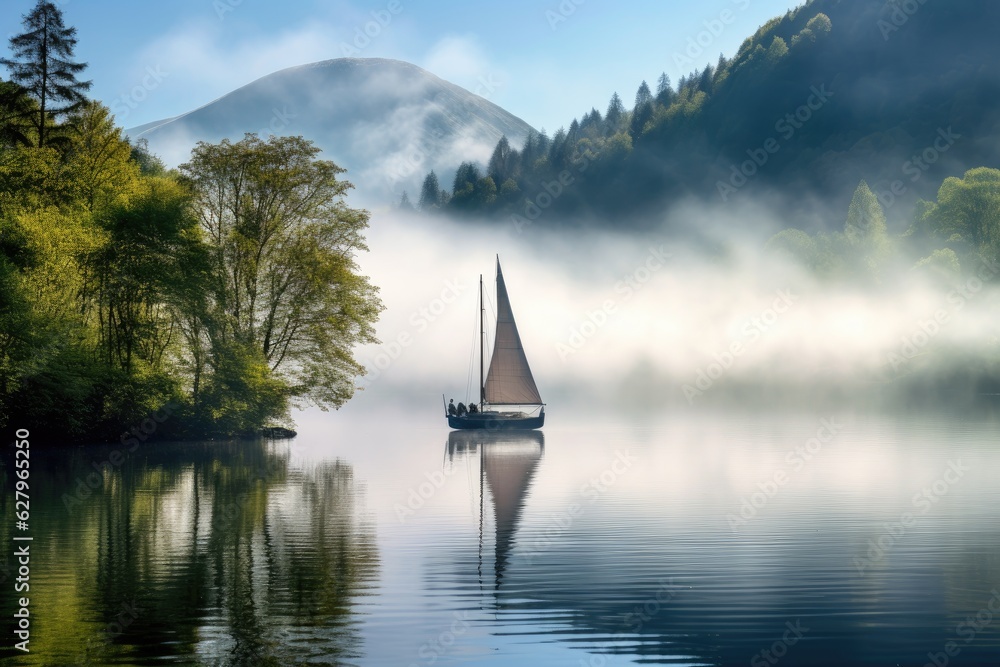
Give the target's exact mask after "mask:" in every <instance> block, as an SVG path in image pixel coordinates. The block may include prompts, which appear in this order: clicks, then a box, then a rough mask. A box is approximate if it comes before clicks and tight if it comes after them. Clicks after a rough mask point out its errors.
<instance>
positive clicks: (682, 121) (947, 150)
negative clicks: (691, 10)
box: [402, 0, 1000, 229]
mask: <svg viewBox="0 0 1000 667" xmlns="http://www.w3.org/2000/svg"><path fill="white" fill-rule="evenodd" d="M739 12H740V9H739V5H738V4H734V6H733V8H732V9H731V10H730V11H729V12H727V13H726V15H725V16H720V18H719V20H718V21H714V22H709V24H706V26H705V27H704V30H703V31H702V33H699V34H697V35H692V39H691V41H690V42H689V43H688V45H687V46H686V47H683V48H682V50H681V51H679V52H678V53H675V54H674V55H673V57H672V58H671V59H672V60H673V61H674V62H673V63H672V64H674V65H676V66H684V64H685V63H690V62H692V61H691V60H690V58H693V57H698V56H700V54H701V53H702V52H704V51H707V50H709V49H710V48H711V44H712V43H713V42H714V41H715V39H716V37H717V34H716V33H717V32H718V31H719V29H720V28H719V26H721V29H724V30H733V29H735V28H734V27H731V26H732V25H736V24H737V21H736V19H737V18H738V15H739ZM996 25H1000V5H993V4H984V3H981V2H975V1H973V0H955V1H954V2H948V3H920V2H915V1H911V0H906V1H903V0H891V1H890V2H886V1H885V0H859V1H858V2H841V1H840V0H811V1H810V2H808V3H806V4H805V5H803V6H802V7H799V8H797V9H794V10H792V11H789V12H788V13H787V14H785V15H784V16H781V17H778V18H775V19H772V20H771V21H768V22H767V23H766V24H765V25H763V26H761V27H760V29H759V30H757V32H756V33H755V34H754V35H752V36H751V37H749V38H747V39H746V40H745V41H744V42H743V44H742V46H741V47H740V49H739V51H738V52H737V53H736V54H735V56H733V57H732V58H727V57H726V56H725V55H721V56H720V57H719V59H718V62H717V63H716V64H715V65H709V66H707V67H706V68H705V69H703V70H700V71H694V72H692V73H691V74H689V75H686V76H682V77H681V78H680V79H679V80H678V81H677V82H676V84H674V83H673V82H672V81H671V79H670V77H668V76H667V75H666V74H663V75H661V76H660V77H659V80H658V81H657V82H656V84H655V89H654V88H653V87H650V86H649V85H647V83H646V82H645V81H644V82H642V84H641V85H640V86H639V88H638V91H637V92H636V95H635V99H634V102H633V104H632V107H631V109H628V108H626V106H625V103H624V102H623V100H622V99H621V98H620V97H619V96H618V94H617V93H616V94H615V95H614V96H613V97H612V98H611V101H610V103H609V104H608V105H607V108H606V109H605V110H604V111H603V113H602V112H601V111H600V110H598V109H596V108H594V109H591V110H590V111H589V112H587V113H585V114H584V115H583V116H582V117H581V118H580V119H578V120H573V121H572V122H571V123H570V124H569V127H568V129H567V128H560V129H559V130H557V131H556V132H555V134H553V135H552V136H549V135H548V134H547V133H546V132H544V131H542V132H541V133H532V134H530V135H529V136H528V138H527V141H526V142H525V143H524V145H523V146H520V147H515V146H511V145H510V143H509V142H508V140H507V138H506V137H505V138H502V139H501V140H500V141H499V143H498V144H497V146H496V149H495V150H494V152H493V155H492V157H491V159H490V160H489V163H488V164H486V165H477V164H475V163H474V162H465V163H463V164H462V165H461V166H460V167H458V169H457V173H456V175H455V177H454V181H453V182H452V183H445V184H441V183H439V177H438V175H437V174H435V173H433V172H432V173H431V174H428V175H427V177H426V179H425V181H424V183H423V188H422V190H421V192H420V194H419V198H418V200H417V201H416V202H415V203H414V202H411V201H410V197H409V196H405V197H404V200H403V202H402V205H403V206H404V207H410V206H413V207H415V208H419V209H420V210H422V211H427V212H432V211H444V212H447V213H451V214H456V215H467V214H470V213H472V214H476V215H478V216H487V217H493V218H501V219H504V220H507V221H511V220H512V221H513V222H514V223H516V224H521V225H523V224H525V222H530V223H534V221H535V220H536V219H537V218H539V217H542V215H544V222H545V224H549V225H559V224H579V223H580V222H581V221H582V222H585V223H590V224H596V225H604V226H608V225H614V226H623V225H636V224H641V221H642V220H643V216H644V215H645V214H649V213H651V212H657V213H658V212H660V211H662V207H663V206H664V205H668V204H670V203H671V202H676V201H679V200H680V199H682V198H684V197H689V196H693V197H696V198H700V199H702V200H703V201H706V202H715V203H717V204H729V205H735V206H738V205H739V204H740V203H741V202H745V201H747V199H748V198H753V197H754V196H755V195H758V196H759V195H773V194H774V193H775V192H777V193H778V194H779V195H780V196H781V198H782V202H783V209H784V210H785V211H786V212H787V213H788V214H789V215H790V216H795V217H802V218H807V219H810V222H809V223H806V224H810V225H814V224H816V223H815V218H817V217H818V218H820V222H821V224H823V225H824V226H826V228H827V229H836V228H837V227H838V226H839V222H838V220H839V216H840V213H839V211H840V210H842V209H841V208H840V206H841V205H842V204H840V203H838V202H846V201H847V199H848V198H849V197H850V194H851V192H852V191H853V189H854V187H855V186H856V185H857V183H858V180H860V179H865V180H866V181H867V182H868V183H869V184H870V185H871V187H872V189H873V191H874V192H875V193H876V194H877V195H878V196H879V197H880V198H881V199H882V201H883V203H884V204H886V205H889V202H890V201H891V203H892V204H893V205H895V204H897V203H899V202H903V203H904V204H905V206H901V207H898V208H896V207H894V208H893V210H892V211H890V214H891V215H892V217H893V219H894V220H896V221H903V222H901V223H900V224H905V221H906V218H907V217H908V215H907V214H906V213H904V210H906V209H909V207H910V206H912V205H913V204H914V203H916V201H917V200H918V199H920V198H921V197H922V198H929V197H930V196H932V195H933V193H934V189H935V188H936V184H939V183H941V181H942V180H943V179H944V178H946V177H947V176H956V175H959V174H961V173H963V172H964V171H965V170H967V169H969V168H971V167H975V166H978V165H989V166H1000V129H998V128H1000V59H998V58H997V55H998V53H997V50H996V36H995V30H994V28H995V26H996ZM699 29H701V27H699ZM706 43H707V44H708V46H705V44H706ZM692 51H693V52H694V53H692ZM942 134H943V135H945V136H946V137H948V141H947V145H945V146H942V142H941V139H940V137H941V136H942ZM942 148H943V150H942ZM567 181H569V184H568V185H566V182H567ZM817 202H823V203H824V204H828V207H827V208H824V209H823V210H817V208H818V207H817Z"/></svg>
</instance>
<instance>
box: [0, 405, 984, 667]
mask: <svg viewBox="0 0 1000 667" xmlns="http://www.w3.org/2000/svg"><path fill="white" fill-rule="evenodd" d="M400 415H401V410H396V409H393V408H391V407H386V408H384V409H382V410H381V411H379V412H378V413H377V414H370V413H364V412H362V411H357V410H356V411H351V410H346V411H344V412H342V413H338V414H331V415H318V414H306V415H303V416H302V418H301V419H300V421H301V429H300V436H299V437H298V438H296V439H295V440H293V441H291V442H253V443H193V444H174V445H158V446H156V447H148V448H143V449H141V450H138V451H136V452H134V453H127V452H126V456H125V459H124V462H123V463H122V464H121V465H118V466H115V465H110V464H108V465H104V464H105V462H107V461H109V460H110V451H111V450H110V449H109V448H77V449H71V450H68V451H64V452H60V453H57V454H56V453H52V454H43V453H42V452H41V451H36V452H35V457H34V458H33V460H32V464H33V467H32V478H31V479H32V491H31V492H32V523H31V526H32V528H31V535H32V536H33V537H34V541H33V543H32V572H31V613H32V620H33V625H32V641H31V648H32V653H31V654H30V655H28V656H15V655H14V654H13V653H12V652H11V651H9V650H7V651H6V652H5V653H4V654H3V655H4V656H5V660H4V664H31V665H43V664H45V665H49V664H61V665H88V664H89V665H103V664H117V665H163V664H171V665H299V664H302V665H306V664H308V665H404V666H409V665H511V664H525V665H573V666H574V667H576V666H579V665H586V666H594V667H599V666H602V665H632V664H685V665H735V664H751V665H758V664H777V663H778V662H782V663H784V664H789V665H896V664H899V665H924V664H925V663H929V662H931V661H932V658H933V659H936V660H937V661H938V662H940V661H942V660H945V659H947V662H948V664H950V665H997V664H1000V593H998V591H1000V489H998V484H997V482H998V480H1000V444H998V438H997V433H998V429H997V427H998V421H997V420H996V419H995V418H994V417H992V416H990V415H984V414H971V415H970V414H948V413H944V412H942V413H938V414H933V413H926V412H922V413H921V412H913V413H907V412H881V413H876V414H859V413H856V412H848V411H840V412H838V411H836V410H830V411H828V412H825V413H802V412H798V413H785V412H754V413H751V412H732V411H707V410H706V411H702V412H699V413H696V414H687V415H670V416H666V415H658V416H657V415H645V416H642V415H640V416H636V415H610V416H607V415H605V416H603V417H597V416H595V415H594V414H588V413H585V412H582V413H579V414H573V415H560V413H559V411H558V410H552V411H551V412H550V415H549V423H548V425H547V426H546V428H545V429H544V431H543V432H540V433H531V434H522V435H500V436H496V435H494V436H487V435H476V434H468V433H452V434H450V433H449V431H448V430H447V429H446V428H445V426H444V424H443V423H441V421H443V420H439V419H437V418H436V415H428V416H427V418H426V419H424V418H422V417H421V418H418V419H416V420H415V421H414V420H413V419H412V418H410V419H407V420H402V419H401V418H400ZM88 476H89V478H88ZM5 479H6V482H5V484H6V488H5V492H4V494H3V503H4V516H5V521H4V523H3V526H2V527H0V531H2V532H3V535H2V537H3V539H4V541H5V542H6V543H7V544H8V545H9V544H12V542H11V537H12V535H11V532H12V520H11V519H10V517H11V515H12V510H13V508H12V495H13V493H12V490H11V487H10V479H9V476H8V477H5ZM88 482H89V485H88ZM91 487H96V488H91ZM5 551H8V556H7V558H6V561H5V566H6V568H7V569H6V571H5V572H3V573H0V577H5V578H6V581H5V582H4V583H3V586H4V588H8V587H10V586H11V582H12V570H11V568H12V566H13V564H14V563H13V559H12V557H11V556H10V555H9V552H10V550H5ZM12 597H13V596H11V595H7V594H6V593H5V595H4V596H3V598H2V612H3V615H4V617H5V618H10V617H11V614H12V613H13V610H14V606H13V600H12ZM994 617H995V618H996V620H994ZM6 636H8V637H10V636H12V635H11V631H10V630H8V631H7V632H6ZM949 642H951V643H952V644H949ZM8 646H9V644H8ZM949 649H950V650H951V651H952V653H953V655H950V656H949V655H947V654H946V651H947V650H949ZM765 652H766V653H765ZM931 664H933V663H931Z"/></svg>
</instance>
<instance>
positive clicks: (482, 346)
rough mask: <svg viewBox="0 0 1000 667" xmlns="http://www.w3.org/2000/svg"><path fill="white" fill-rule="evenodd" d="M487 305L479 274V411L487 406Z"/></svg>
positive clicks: (481, 278)
mask: <svg viewBox="0 0 1000 667" xmlns="http://www.w3.org/2000/svg"><path fill="white" fill-rule="evenodd" d="M485 318H486V305H485V304H484V303H483V274H481V273H480V274H479V411H480V412H482V410H483V408H484V407H485V405H486V384H485V381H484V379H483V368H484V366H485V358H486V357H485V355H486V328H485V321H486V320H485Z"/></svg>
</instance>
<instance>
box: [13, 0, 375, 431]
mask: <svg viewBox="0 0 1000 667" xmlns="http://www.w3.org/2000/svg"><path fill="white" fill-rule="evenodd" d="M75 44H76V37H75V29H73V28H67V27H65V26H64V25H63V21H62V15H61V13H60V11H59V9H58V8H57V7H56V6H55V5H54V4H52V3H51V2H38V4H37V5H36V7H35V8H34V10H33V11H32V12H31V13H30V14H28V15H27V16H25V32H24V33H23V34H21V35H18V36H15V37H14V38H12V40H11V45H12V53H13V55H12V58H11V59H9V60H5V61H3V64H4V65H5V66H6V67H7V68H8V70H9V71H10V73H11V81H2V82H0V103H2V105H0V426H10V427H16V428H28V429H30V430H31V432H32V435H33V438H34V440H36V441H43V440H51V441H61V442H71V441H81V440H109V439H113V440H117V439H119V438H121V437H122V434H123V432H125V431H127V430H129V429H130V428H132V427H138V426H139V425H142V424H148V423H154V421H155V423H156V424H157V426H156V429H157V432H156V435H157V436H158V437H215V436H219V437H225V436H234V435H245V434H253V433H257V432H259V431H260V430H261V429H262V428H263V427H265V426H268V425H277V424H281V423H283V422H286V421H287V418H288V413H289V407H290V406H291V405H292V404H293V403H295V402H302V401H306V402H310V403H312V404H316V405H320V406H322V407H336V406H339V405H341V404H342V403H343V402H344V401H346V400H347V399H348V398H350V397H351V395H352V394H353V391H354V388H355V381H354V380H355V377H356V376H357V375H358V374H360V373H362V372H363V368H362V367H361V366H360V365H359V364H358V363H357V361H356V360H355V359H354V358H353V356H352V352H351V350H352V347H353V346H354V345H355V344H356V343H359V342H371V341H373V340H374V336H373V328H372V327H373V323H374V321H375V319H376V317H377V315H378V312H379V311H380V309H381V304H380V302H379V300H378V298H377V293H376V289H375V288H374V287H372V286H371V285H370V284H369V282H368V280H367V278H365V277H364V276H360V275H358V273H357V267H356V266H355V263H354V254H355V252H357V251H359V250H363V249H364V237H363V231H364V229H365V228H366V226H367V220H368V214H367V212H365V211H360V210H353V209H350V208H348V207H347V206H346V204H345V203H344V200H343V197H344V195H345V193H346V192H347V190H348V189H349V188H350V187H351V185H350V183H348V182H346V181H343V180H339V179H338V176H339V174H340V173H342V172H343V169H341V168H339V167H337V166H336V165H334V164H333V163H332V162H326V161H322V160H319V159H317V157H316V156H317V153H318V152H319V151H318V149H317V148H315V147H314V146H313V145H312V144H311V143H310V142H308V141H306V140H304V139H302V138H300V137H289V138H274V137H272V138H271V139H269V140H263V139H261V138H259V137H257V136H255V135H247V137H246V138H245V139H244V140H242V141H240V142H237V143H231V142H228V141H224V142H222V143H221V144H215V145H210V144H204V143H202V144H199V145H198V147H197V148H196V149H195V150H194V151H193V153H192V156H191V159H190V161H189V162H188V163H187V164H185V165H182V166H181V168H180V169H179V170H177V171H169V172H168V171H166V170H165V169H164V167H163V165H162V163H161V162H160V161H159V160H158V159H157V158H155V157H154V156H152V155H150V154H148V152H147V151H146V150H145V149H144V146H143V145H141V144H136V145H133V144H130V143H129V142H128V141H127V140H126V139H125V138H123V135H122V131H121V129H120V128H119V127H117V126H116V125H115V122H114V118H113V117H112V116H111V115H110V113H109V111H108V109H107V108H105V107H104V106H102V105H101V104H100V103H98V102H94V101H90V100H88V99H87V98H86V97H85V95H84V93H85V91H86V90H87V88H88V87H89V82H85V81H81V80H79V78H78V75H79V74H80V73H81V72H82V71H83V69H84V65H83V64H79V63H75V62H74V61H73V47H74V46H75ZM166 408H169V409H166ZM164 414H167V415H168V417H166V418H163V417H162V415H164ZM151 416H156V419H155V420H152V419H150V418H151ZM129 437H132V436H131V435H130V436H129ZM144 437H146V436H145V434H144Z"/></svg>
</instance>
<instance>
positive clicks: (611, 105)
mask: <svg viewBox="0 0 1000 667" xmlns="http://www.w3.org/2000/svg"><path fill="white" fill-rule="evenodd" d="M625 115H626V111H625V105H624V104H623V103H622V98H620V97H618V93H615V94H613V95H612V96H611V101H610V102H608V110H607V112H606V113H605V114H604V133H605V134H606V135H607V136H612V135H615V134H617V133H618V132H620V131H621V129H622V125H623V123H624V122H625Z"/></svg>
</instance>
